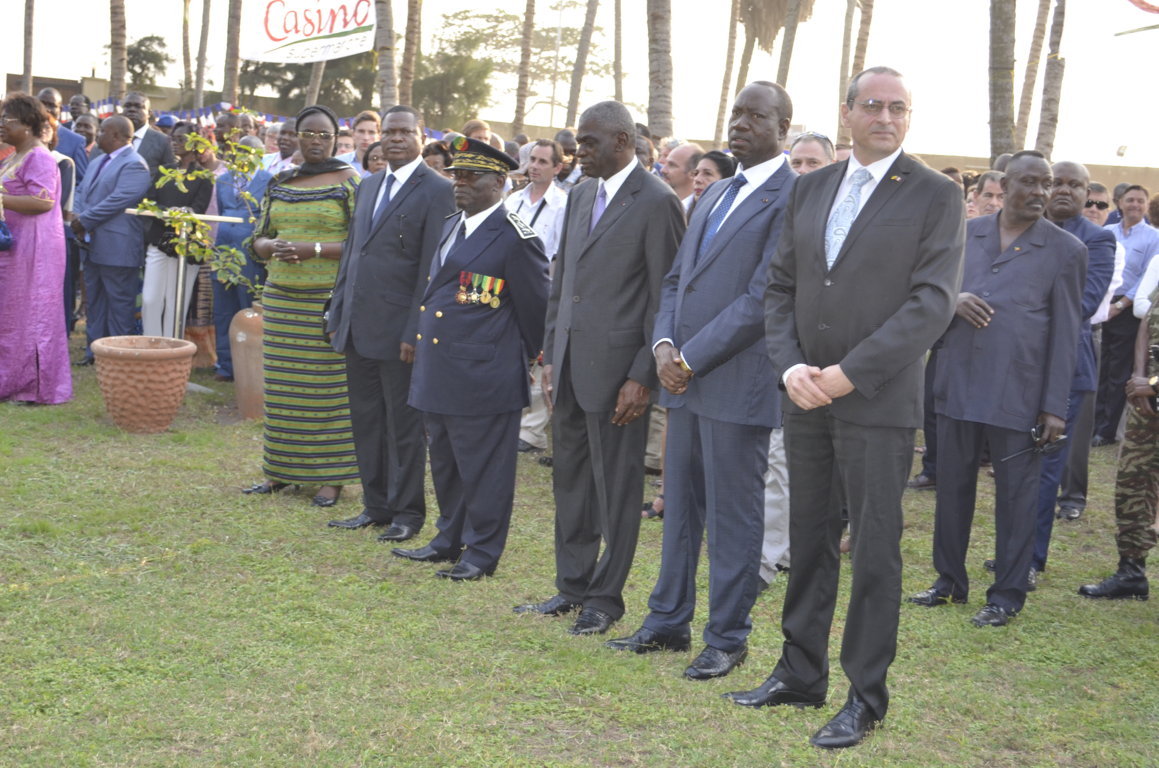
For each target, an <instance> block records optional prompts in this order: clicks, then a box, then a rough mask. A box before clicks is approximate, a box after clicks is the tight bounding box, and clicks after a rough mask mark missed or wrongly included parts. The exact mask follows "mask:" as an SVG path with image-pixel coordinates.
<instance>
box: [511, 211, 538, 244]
mask: <svg viewBox="0 0 1159 768" xmlns="http://www.w3.org/2000/svg"><path fill="white" fill-rule="evenodd" d="M507 220H508V221H510V222H511V225H512V226H513V227H515V231H516V232H518V233H519V236H520V237H521V238H523V239H524V240H530V239H531V238H533V237H535V236H536V234H535V230H534V229H532V228H531V227H529V226H527V222H525V221H524V220H523V219H521V218H519V214H517V213H515V212H514V211H512V212H510V213H508V214H507Z"/></svg>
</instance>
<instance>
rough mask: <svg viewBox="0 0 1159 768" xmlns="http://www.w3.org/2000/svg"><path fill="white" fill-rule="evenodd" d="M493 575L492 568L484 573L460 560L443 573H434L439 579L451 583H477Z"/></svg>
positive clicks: (477, 567) (480, 569) (493, 570)
mask: <svg viewBox="0 0 1159 768" xmlns="http://www.w3.org/2000/svg"><path fill="white" fill-rule="evenodd" d="M493 573H495V569H494V568H491V569H490V570H486V571H485V570H483V569H482V568H480V567H479V566H477V565H475V564H474V563H468V562H464V561H462V560H460V561H459V562H457V563H455V564H454V566H452V567H451V568H448V569H446V570H445V571H435V575H436V576H438V577H439V578H440V579H450V580H451V581H478V580H479V579H481V578H483V577H484V576H490V575H491V574H493Z"/></svg>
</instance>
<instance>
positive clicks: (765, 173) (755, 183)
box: [736, 152, 785, 189]
mask: <svg viewBox="0 0 1159 768" xmlns="http://www.w3.org/2000/svg"><path fill="white" fill-rule="evenodd" d="M784 164H785V155H784V153H783V152H781V153H778V154H776V155H773V156H772V157H771V158H769V159H768V160H766V161H764V162H763V163H757V164H756V165H754V166H753V167H752V168H745V167H744V165H738V166H737V167H736V173H737V175H740V174H742V173H743V174H744V177H745V181H746V182H748V183H749V184H751V185H752V187H753V189H756V188H758V187H761V186H764V183H765V182H766V181H768V180H769V178H770V177H771V176H772V175H773V174H774V173H776V172H777V171H779V170H781V166H782V165H784Z"/></svg>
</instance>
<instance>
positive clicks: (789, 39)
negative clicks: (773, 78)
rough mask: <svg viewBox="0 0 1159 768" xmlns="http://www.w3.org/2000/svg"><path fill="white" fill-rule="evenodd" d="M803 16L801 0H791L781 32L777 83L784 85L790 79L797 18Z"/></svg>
mask: <svg viewBox="0 0 1159 768" xmlns="http://www.w3.org/2000/svg"><path fill="white" fill-rule="evenodd" d="M800 16H801V0H789V14H788V16H786V17H785V27H784V31H783V32H782V34H781V62H780V65H779V66H778V67H777V83H779V84H780V85H782V86H784V85H785V83H786V82H787V81H788V79H789V62H790V61H792V59H793V43H794V42H796V40H797V20H798V19H799V18H800Z"/></svg>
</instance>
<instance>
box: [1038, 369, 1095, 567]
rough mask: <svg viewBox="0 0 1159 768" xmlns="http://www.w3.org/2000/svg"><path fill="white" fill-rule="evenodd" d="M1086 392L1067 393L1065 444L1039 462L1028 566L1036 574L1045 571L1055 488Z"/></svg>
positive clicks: (1064, 467) (1066, 457) (1052, 518)
mask: <svg viewBox="0 0 1159 768" xmlns="http://www.w3.org/2000/svg"><path fill="white" fill-rule="evenodd" d="M1088 394H1093V393H1090V392H1079V391H1077V390H1073V389H1072V390H1071V391H1070V397H1068V398H1067V401H1066V432H1065V433H1064V434H1066V435H1067V439H1066V442H1065V443H1063V444H1062V448H1060V449H1059V450H1058V451H1056V452H1054V453H1052V454H1050V455H1049V456H1043V457H1042V461H1041V466H1042V470H1041V471H1042V474H1041V476H1040V477H1039V481H1038V508H1037V512H1036V513H1035V514H1036V517H1037V521H1036V523H1035V531H1034V557H1033V558H1032V559H1031V561H1030V565H1031V567H1032V568H1034V570H1036V571H1044V570H1046V556H1047V553H1048V552H1049V551H1050V535H1051V533H1052V532H1053V531H1054V504H1055V501H1056V500H1057V499H1058V486H1059V483H1060V482H1062V474H1063V472H1064V471H1065V470H1066V464H1067V459H1068V458H1069V457H1070V456H1069V454H1070V449H1071V447H1072V445H1073V441H1072V438H1071V437H1070V435H1073V434H1074V425H1075V421H1076V420H1077V419H1078V415H1079V408H1080V407H1081V405H1082V402H1083V400H1084V399H1085V397H1086V395H1088Z"/></svg>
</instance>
